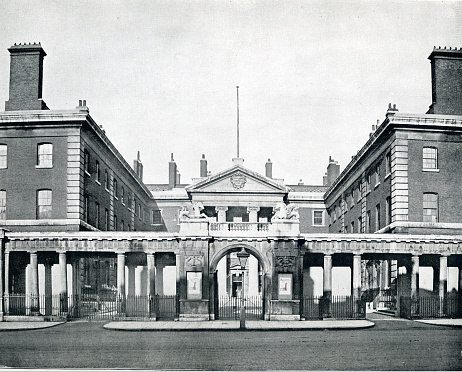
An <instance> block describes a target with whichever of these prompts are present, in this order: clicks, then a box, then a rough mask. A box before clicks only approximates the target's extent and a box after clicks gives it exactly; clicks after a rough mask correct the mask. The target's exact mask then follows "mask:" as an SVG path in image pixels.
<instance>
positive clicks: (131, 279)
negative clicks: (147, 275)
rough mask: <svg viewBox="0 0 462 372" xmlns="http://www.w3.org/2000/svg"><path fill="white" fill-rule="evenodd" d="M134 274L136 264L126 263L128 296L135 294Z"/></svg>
mask: <svg viewBox="0 0 462 372" xmlns="http://www.w3.org/2000/svg"><path fill="white" fill-rule="evenodd" d="M135 274H136V266H135V265H128V296H130V297H133V296H135V295H136V293H135V291H136V288H135Z"/></svg>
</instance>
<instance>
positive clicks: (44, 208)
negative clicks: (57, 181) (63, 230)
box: [37, 190, 52, 219]
mask: <svg viewBox="0 0 462 372" xmlns="http://www.w3.org/2000/svg"><path fill="white" fill-rule="evenodd" d="M51 203H52V192H51V190H38V191H37V219H47V218H51Z"/></svg>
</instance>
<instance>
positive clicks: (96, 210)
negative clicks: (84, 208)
mask: <svg viewBox="0 0 462 372" xmlns="http://www.w3.org/2000/svg"><path fill="white" fill-rule="evenodd" d="M95 227H96V228H97V229H99V203H95Z"/></svg>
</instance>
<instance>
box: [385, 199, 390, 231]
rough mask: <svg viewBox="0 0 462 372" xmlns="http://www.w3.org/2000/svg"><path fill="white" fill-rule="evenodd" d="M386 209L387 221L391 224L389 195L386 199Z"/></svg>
mask: <svg viewBox="0 0 462 372" xmlns="http://www.w3.org/2000/svg"><path fill="white" fill-rule="evenodd" d="M385 209H386V210H385V218H386V221H385V223H386V224H387V225H389V224H391V198H390V197H389V196H388V197H387V199H386V204H385Z"/></svg>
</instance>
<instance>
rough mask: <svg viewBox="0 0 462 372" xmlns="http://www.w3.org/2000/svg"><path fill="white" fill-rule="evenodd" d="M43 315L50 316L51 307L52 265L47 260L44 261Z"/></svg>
mask: <svg viewBox="0 0 462 372" xmlns="http://www.w3.org/2000/svg"><path fill="white" fill-rule="evenodd" d="M44 266H45V314H44V315H51V310H52V306H53V283H52V280H51V268H52V264H51V262H50V261H49V260H46V261H45V264H44Z"/></svg>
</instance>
